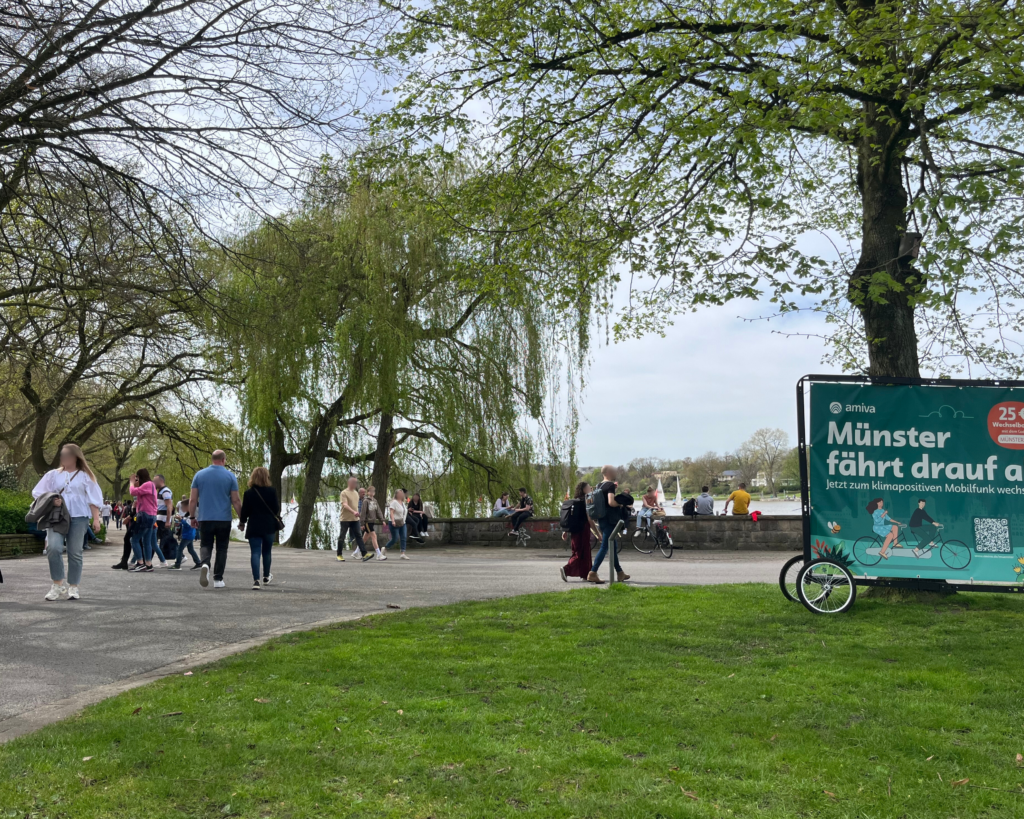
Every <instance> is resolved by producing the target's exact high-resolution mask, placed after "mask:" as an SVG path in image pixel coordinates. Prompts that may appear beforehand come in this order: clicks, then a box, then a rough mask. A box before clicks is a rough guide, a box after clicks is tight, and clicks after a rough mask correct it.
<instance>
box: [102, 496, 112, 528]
mask: <svg viewBox="0 0 1024 819" xmlns="http://www.w3.org/2000/svg"><path fill="white" fill-rule="evenodd" d="M112 513H113V508H112V507H111V506H110V501H108V500H105V501H103V506H101V507H100V519H101V520H102V521H103V525H104V526H110V516H111V514H112Z"/></svg>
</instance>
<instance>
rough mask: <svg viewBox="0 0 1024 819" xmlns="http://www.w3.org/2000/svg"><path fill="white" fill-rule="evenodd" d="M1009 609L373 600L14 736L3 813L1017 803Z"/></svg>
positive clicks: (1002, 817) (986, 810) (955, 603)
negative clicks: (823, 609)
mask: <svg viewBox="0 0 1024 819" xmlns="http://www.w3.org/2000/svg"><path fill="white" fill-rule="evenodd" d="M267 594H270V592H267ZM1020 614H1021V601H1020V600H1019V599H1017V596H1016V595H983V594H970V595H957V596H955V598H954V599H945V600H943V599H936V600H933V601H928V602H927V603H924V604H917V603H913V602H909V603H900V604H893V603H889V602H886V601H877V600H873V599H870V598H865V599H863V600H858V602H857V606H856V610H855V612H854V613H852V614H849V615H843V616H835V617H817V618H815V617H813V616H812V615H809V614H808V613H807V611H806V610H805V609H804V608H803V607H802V606H800V605H798V604H792V603H788V602H786V601H785V600H783V598H782V596H781V594H780V593H779V590H778V588H777V587H775V586H774V585H772V586H768V585H765V584H753V583H751V584H744V585H736V586H730V587H688V588H651V589H630V588H623V587H621V586H616V587H614V588H613V589H611V590H609V589H602V590H598V589H579V590H577V591H573V592H564V593H558V594H546V595H531V596H524V597H516V598H511V599H503V600H496V601H490V602H481V603H465V604H460V605H455V606H442V607H434V608H425V609H418V610H412V611H403V612H397V613H395V614H386V615H380V616H375V617H369V618H365V619H362V620H359V621H356V622H347V623H339V624H337V625H335V626H334V627H332V628H324V629H320V630H318V631H315V632H306V633H299V634H290V635H286V636H284V637H281V638H278V639H276V640H274V641H272V642H271V643H269V644H268V645H265V646H262V647H260V648H256V649H253V650H250V651H248V652H246V653H244V654H241V655H236V656H232V657H228V658H226V659H224V660H222V661H220V662H218V663H216V664H214V665H211V666H207V667H204V668H195V669H194V671H195V673H194V674H193V675H192V676H189V677H185V676H182V675H181V674H177V675H174V676H171V677H168V678H166V679H164V680H161V681H160V682H157V683H154V684H151V685H147V686H144V687H142V688H135V689H132V690H130V691H126V692H125V693H123V694H121V695H119V696H117V697H113V698H111V699H108V700H105V701H104V702H101V703H99V704H98V705H94V706H90V707H89V708H87V709H85V711H84V712H83V713H81V714H79V715H76V716H75V717H73V718H70V719H67V720H64V721H63V722H61V723H58V724H56V725H51V726H49V727H47V728H44V729H42V730H41V731H39V732H37V733H35V734H31V735H29V736H26V737H22V738H20V739H17V740H14V741H12V742H9V743H7V744H4V745H0V809H2V811H0V813H2V814H3V815H10V816H19V817H22V816H31V815H32V814H33V813H38V814H40V815H49V816H58V815H60V814H61V813H66V814H70V813H73V815H74V816H75V817H76V819H108V818H110V817H117V816H123V815H126V814H131V815H137V816H147V817H148V816H152V817H169V816H175V815H180V816H195V817H199V816H203V817H216V816H226V815H230V816H238V817H244V819H259V817H261V816H262V815H264V814H270V813H271V812H273V815H274V816H292V817H313V816H316V817H340V816H351V815H354V814H355V813H358V814H360V815H362V816H366V817H384V816H386V817H393V818H394V819H406V818H407V817H408V818H409V819H412V817H426V816H434V817H438V819H463V817H484V816H486V817H513V816H516V817H531V818H532V819H549V818H550V819H553V818H554V817H558V818H559V819H562V817H598V816H600V817H607V819H627V818H628V819H636V817H657V816H662V817H701V818H702V819H703V818H704V817H707V818H708V819H711V818H712V817H744V819H754V818H755V817H758V818H759V819H792V817H798V816H799V817H804V816H813V817H818V818H819V819H847V817H862V816H870V817H880V818H881V817H885V818H886V819H890V818H891V819H896V817H904V816H906V817H915V819H916V817H951V816H957V817H987V818H988V819H1011V817H1017V816H1019V815H1020V804H1019V800H1020V797H1019V796H1018V794H1019V793H1020V789H1019V788H1018V782H1019V780H1020V769H1019V768H1018V767H1017V763H1016V762H1015V756H1016V754H1017V753H1019V752H1020V740H1019V736H1018V734H1017V732H1016V730H1015V727H1016V725H1017V723H1018V722H1019V697H1020V694H1019V688H1018V686H1017V682H1016V681H1017V680H1018V679H1019V676H1020V662H1019V657H1018V655H1017V654H1016V652H1014V651H1013V650H1012V645H1010V643H1009V642H1008V635H1013V634H1015V633H1016V629H1017V627H1018V623H1019V621H1020ZM982 668H983V669H984V670H985V676H984V684H979V677H978V669H982ZM627 700H628V701H627ZM178 712H181V713H180V714H179V713H178ZM83 760H84V761H83ZM370 760H372V764H369V761H370ZM965 779H969V780H970V783H969V784H971V785H974V784H977V785H979V786H980V787H976V788H971V787H965V786H960V787H953V786H952V785H951V783H954V782H957V781H959V780H965ZM577 786H578V787H577ZM354 806H355V807H354Z"/></svg>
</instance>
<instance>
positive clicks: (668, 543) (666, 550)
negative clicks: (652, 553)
mask: <svg viewBox="0 0 1024 819" xmlns="http://www.w3.org/2000/svg"><path fill="white" fill-rule="evenodd" d="M658 548H659V549H661V553H662V554H663V555H665V557H672V552H673V551H674V549H675V546H673V544H672V538H671V537H670V536H669V533H668V532H666V531H665V530H664V529H663V530H662V531H661V537H660V538H659V539H658Z"/></svg>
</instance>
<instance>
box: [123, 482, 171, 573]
mask: <svg viewBox="0 0 1024 819" xmlns="http://www.w3.org/2000/svg"><path fill="white" fill-rule="evenodd" d="M128 491H129V492H130V493H131V495H132V497H133V498H134V499H135V524H134V525H133V526H132V551H134V552H135V563H136V566H135V569H134V571H137V572H151V571H153V552H154V551H155V550H156V548H157V542H156V486H155V485H154V484H153V481H151V480H150V479H149V470H148V469H146V468H145V467H143V468H142V469H140V470H139V471H138V472H136V473H135V474H134V475H132V476H131V478H129V479H128ZM160 564H161V565H162V566H164V567H165V568H166V566H167V562H166V561H165V560H164V557H163V553H162V552H161V553H160Z"/></svg>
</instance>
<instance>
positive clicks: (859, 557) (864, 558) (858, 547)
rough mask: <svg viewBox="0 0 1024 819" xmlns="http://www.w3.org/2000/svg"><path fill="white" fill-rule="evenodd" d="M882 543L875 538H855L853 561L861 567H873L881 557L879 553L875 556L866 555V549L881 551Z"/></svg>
mask: <svg viewBox="0 0 1024 819" xmlns="http://www.w3.org/2000/svg"><path fill="white" fill-rule="evenodd" d="M881 548H882V543H881V541H880V540H879V539H878V538H877V537H861V538H857V542H856V543H854V544H853V559H854V560H856V561H857V562H858V563H860V565H861V566H874V565H875V564H876V563H879V562H880V561H881V560H882V555H881V554H879V552H875V554H873V555H872V554H868V549H878V550H881Z"/></svg>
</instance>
